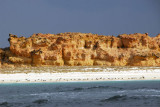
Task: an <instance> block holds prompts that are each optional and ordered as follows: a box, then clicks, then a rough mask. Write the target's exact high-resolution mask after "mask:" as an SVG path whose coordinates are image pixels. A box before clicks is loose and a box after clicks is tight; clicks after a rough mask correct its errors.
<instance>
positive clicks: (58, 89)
mask: <svg viewBox="0 0 160 107" xmlns="http://www.w3.org/2000/svg"><path fill="white" fill-rule="evenodd" d="M0 107H160V80H141V81H138V80H137V81H103V82H59V83H14V84H10V83H8V84H0Z"/></svg>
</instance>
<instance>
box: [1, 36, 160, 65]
mask: <svg viewBox="0 0 160 107" xmlns="http://www.w3.org/2000/svg"><path fill="white" fill-rule="evenodd" d="M8 40H9V42H10V47H9V49H1V50H0V66H1V65H2V66H3V65H7V64H8V65H13V66H20V65H26V66H53V65H55V66H63V65H68V66H88V65H106V66H160V34H159V35H157V36H156V37H150V36H149V35H148V33H145V34H140V33H135V34H122V35H118V36H117V37H114V36H104V35H97V34H91V33H60V34H41V33H38V34H33V35H32V36H31V37H29V38H25V37H17V36H16V35H12V34H9V39H8Z"/></svg>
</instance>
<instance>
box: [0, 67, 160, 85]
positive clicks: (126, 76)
mask: <svg viewBox="0 0 160 107" xmlns="http://www.w3.org/2000/svg"><path fill="white" fill-rule="evenodd" d="M86 69H91V68H86ZM94 69H97V68H94ZM114 80H117V81H119V80H160V69H155V70H154V69H153V70H134V69H132V70H130V71H112V72H107V71H101V72H66V73H54V72H53V73H15V74H0V83H35V82H37V83H38V82H77V81H114Z"/></svg>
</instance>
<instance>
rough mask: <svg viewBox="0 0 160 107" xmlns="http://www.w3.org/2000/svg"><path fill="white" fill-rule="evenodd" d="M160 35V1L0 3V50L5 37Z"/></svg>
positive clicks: (18, 0)
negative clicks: (70, 33) (66, 33)
mask: <svg viewBox="0 0 160 107" xmlns="http://www.w3.org/2000/svg"><path fill="white" fill-rule="evenodd" d="M60 32H82V33H89V32H91V33H97V34H104V35H114V36H117V35H118V34H123V33H127V34H130V33H136V32H137V33H145V32H148V33H149V35H150V36H156V35H157V34H158V33H160V0H0V47H1V48H3V47H7V46H9V43H8V41H7V39H8V37H9V36H8V34H9V33H12V34H15V35H18V36H25V37H29V36H31V35H32V34H33V33H54V34H55V33H60Z"/></svg>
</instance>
